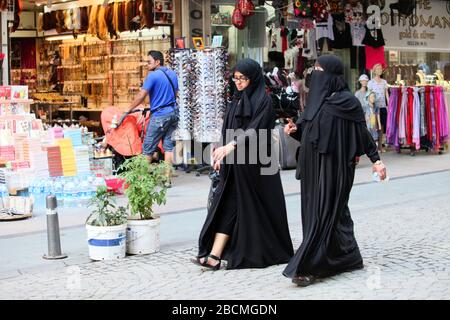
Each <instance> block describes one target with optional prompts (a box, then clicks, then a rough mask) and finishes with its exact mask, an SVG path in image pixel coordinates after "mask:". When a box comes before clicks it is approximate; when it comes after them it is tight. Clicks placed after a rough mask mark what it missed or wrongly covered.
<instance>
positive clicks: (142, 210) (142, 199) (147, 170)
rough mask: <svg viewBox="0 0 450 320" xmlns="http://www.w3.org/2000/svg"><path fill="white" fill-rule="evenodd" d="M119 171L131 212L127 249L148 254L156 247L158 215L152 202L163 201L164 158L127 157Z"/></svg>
mask: <svg viewBox="0 0 450 320" xmlns="http://www.w3.org/2000/svg"><path fill="white" fill-rule="evenodd" d="M120 169H121V170H122V172H121V174H120V175H119V176H120V177H121V178H123V179H124V184H125V195H126V196H127V198H128V206H129V209H130V215H129V217H128V227H127V253H130V254H148V253H154V252H158V251H159V225H160V220H159V216H158V215H155V214H154V212H153V205H154V204H158V205H161V204H165V203H166V191H167V187H166V183H167V182H168V180H169V177H168V174H167V172H169V171H170V170H171V167H170V165H169V164H167V163H166V162H161V163H150V161H149V160H148V158H147V157H146V156H145V155H138V156H135V157H133V158H129V159H127V160H126V161H125V162H124V163H123V164H122V166H121V167H120Z"/></svg>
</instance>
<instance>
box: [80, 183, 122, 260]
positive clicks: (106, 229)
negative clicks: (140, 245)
mask: <svg viewBox="0 0 450 320" xmlns="http://www.w3.org/2000/svg"><path fill="white" fill-rule="evenodd" d="M113 197H114V194H113V193H112V192H109V191H108V190H107V188H106V187H105V186H102V187H99V188H98V189H97V192H96V194H95V196H94V197H93V198H92V199H91V200H90V201H89V207H93V208H94V210H93V211H92V213H91V214H90V215H89V216H88V218H87V219H86V230H87V234H88V245H89V257H90V258H91V259H92V260H111V259H119V258H123V257H125V244H126V228H127V209H126V208H125V207H117V206H116V204H115V203H114V201H113Z"/></svg>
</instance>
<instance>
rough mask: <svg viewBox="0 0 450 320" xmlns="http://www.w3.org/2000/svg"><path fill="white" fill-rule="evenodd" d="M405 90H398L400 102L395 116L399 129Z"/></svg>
mask: <svg viewBox="0 0 450 320" xmlns="http://www.w3.org/2000/svg"><path fill="white" fill-rule="evenodd" d="M402 99H403V90H402V87H400V88H399V89H398V100H397V112H396V114H395V123H396V125H397V128H399V127H400V109H401V107H402Z"/></svg>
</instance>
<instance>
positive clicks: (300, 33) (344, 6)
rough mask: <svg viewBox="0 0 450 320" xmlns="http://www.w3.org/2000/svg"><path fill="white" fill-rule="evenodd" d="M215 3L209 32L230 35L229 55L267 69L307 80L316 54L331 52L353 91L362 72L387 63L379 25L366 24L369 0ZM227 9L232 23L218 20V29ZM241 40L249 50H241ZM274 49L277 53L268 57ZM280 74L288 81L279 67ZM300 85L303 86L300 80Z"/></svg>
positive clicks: (281, 78)
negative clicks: (342, 66) (339, 60)
mask: <svg viewBox="0 0 450 320" xmlns="http://www.w3.org/2000/svg"><path fill="white" fill-rule="evenodd" d="M213 2H214V3H215V4H216V5H215V6H213V7H214V12H215V13H214V14H213V16H212V18H211V20H212V22H214V23H212V30H213V31H212V32H213V33H217V34H223V36H224V37H226V38H227V39H228V41H227V43H228V44H229V48H228V49H229V51H230V54H231V55H232V56H238V57H239V56H244V57H249V58H253V59H255V60H257V61H259V62H260V63H261V64H262V63H263V62H264V64H266V67H269V70H270V72H273V68H274V67H277V68H278V69H284V70H286V71H287V74H289V73H292V74H294V75H295V76H296V78H297V79H305V78H306V76H307V75H308V74H309V73H310V72H311V66H312V65H313V64H314V61H315V60H316V59H317V57H318V56H319V55H321V54H324V53H330V54H335V55H338V56H340V57H341V58H342V59H343V62H344V64H345V66H346V71H345V77H346V80H347V81H348V82H349V84H350V85H351V89H352V90H353V89H355V88H356V82H357V78H358V76H359V75H360V74H361V73H364V72H365V70H367V69H371V67H372V66H373V65H374V64H376V63H383V64H384V62H385V60H384V59H385V58H384V47H383V46H384V42H383V34H382V31H381V29H380V28H381V27H380V26H379V25H377V24H374V25H372V24H370V23H369V25H368V24H367V23H366V22H367V19H368V18H369V17H370V14H367V13H366V12H367V8H368V6H369V5H370V1H352V0H345V1H342V0H317V1H311V0H308V1H305V0H301V1H300V0H299V1H295V0H289V1H288V0H280V1H272V2H270V3H269V2H263V4H264V5H261V1H249V0H237V1H231V2H230V1H228V2H230V4H229V5H227V6H225V5H220V4H219V2H220V1H213ZM231 3H234V6H232V5H231ZM227 13H228V14H229V15H230V16H231V19H230V21H231V23H230V26H232V28H228V29H226V30H224V29H223V28H222V25H220V26H221V27H220V28H222V29H220V28H218V27H217V26H218V25H217V22H216V21H228V19H226V18H225V17H226V14H227ZM261 21H262V24H261ZM255 26H256V27H255ZM233 29H237V30H238V31H237V32H236V30H233ZM236 39H237V41H235V40H236ZM239 42H242V43H244V44H245V46H246V48H247V49H246V50H245V49H243V50H241V46H240V45H239ZM273 53H277V54H279V55H281V58H277V59H276V60H275V61H271V60H272V59H271V54H272V55H273ZM279 55H278V56H279ZM366 56H367V57H368V59H366ZM271 62H272V63H271ZM278 77H279V78H280V82H281V83H282V84H284V86H286V83H283V82H285V81H284V79H283V76H282V74H281V71H280V73H279V74H278ZM274 80H275V81H277V79H274ZM287 80H288V82H289V80H290V79H289V78H287ZM302 84H303V86H304V85H305V83H304V81H303V83H302ZM305 89H306V91H307V87H305ZM297 90H299V89H297ZM300 90H302V88H300Z"/></svg>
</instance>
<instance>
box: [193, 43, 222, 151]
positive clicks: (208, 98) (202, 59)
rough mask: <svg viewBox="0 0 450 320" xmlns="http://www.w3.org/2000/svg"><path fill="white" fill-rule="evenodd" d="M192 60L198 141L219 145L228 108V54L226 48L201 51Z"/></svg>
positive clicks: (195, 127)
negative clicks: (226, 77)
mask: <svg viewBox="0 0 450 320" xmlns="http://www.w3.org/2000/svg"><path fill="white" fill-rule="evenodd" d="M192 58H193V66H194V70H193V71H194V72H193V77H195V80H196V83H195V85H194V86H193V100H194V117H193V119H194V139H195V140H196V141H198V142H219V141H220V136H221V129H222V123H223V114H224V111H225V107H226V81H225V72H226V61H227V57H226V52H225V50H224V49H222V48H214V49H205V50H199V51H196V52H194V53H193V54H192Z"/></svg>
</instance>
